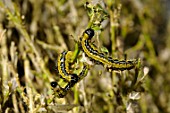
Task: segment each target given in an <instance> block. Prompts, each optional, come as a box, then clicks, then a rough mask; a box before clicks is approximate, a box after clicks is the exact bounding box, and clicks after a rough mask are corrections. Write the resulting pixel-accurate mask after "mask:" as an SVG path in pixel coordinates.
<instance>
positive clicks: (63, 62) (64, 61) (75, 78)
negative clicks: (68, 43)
mask: <svg viewBox="0 0 170 113" xmlns="http://www.w3.org/2000/svg"><path fill="white" fill-rule="evenodd" d="M71 55H72V52H71V51H63V52H62V53H61V54H60V55H59V57H58V61H57V65H58V66H57V69H58V72H59V74H60V76H61V77H62V78H63V79H64V80H65V81H67V85H66V86H64V88H63V87H61V86H60V85H59V84H58V83H57V82H51V86H52V88H53V90H55V91H56V93H57V97H59V98H63V97H64V96H65V95H66V94H67V92H68V91H69V90H70V89H71V88H72V87H73V86H74V85H75V84H76V83H78V82H79V81H80V80H81V79H83V78H84V77H85V76H86V75H87V71H88V65H84V66H83V69H82V71H81V72H80V74H78V75H77V74H75V73H72V72H71V71H70V65H69V63H70V57H71Z"/></svg>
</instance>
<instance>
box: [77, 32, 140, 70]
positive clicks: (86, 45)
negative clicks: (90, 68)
mask: <svg viewBox="0 0 170 113" xmlns="http://www.w3.org/2000/svg"><path fill="white" fill-rule="evenodd" d="M93 36H94V30H93V29H87V30H85V32H84V33H83V36H82V37H81V38H80V43H81V47H82V49H83V51H84V53H85V54H86V56H88V57H89V58H90V59H92V60H94V61H96V62H97V63H100V64H102V65H104V66H106V67H107V68H108V69H111V70H121V71H123V70H130V69H132V68H134V67H135V65H136V64H137V61H136V60H118V59H113V58H112V57H108V56H106V55H104V53H102V52H100V51H99V50H98V49H97V48H96V46H95V45H94V44H93V43H91V39H92V37H93Z"/></svg>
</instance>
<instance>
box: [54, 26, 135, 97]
mask: <svg viewBox="0 0 170 113" xmlns="http://www.w3.org/2000/svg"><path fill="white" fill-rule="evenodd" d="M93 36H94V30H93V29H87V30H85V32H84V33H83V36H82V37H81V38H80V45H81V48H82V50H83V51H84V53H85V54H86V56H88V57H89V58H90V59H92V60H94V61H95V62H96V63H100V64H102V65H104V66H106V67H107V68H108V69H111V70H120V71H123V70H130V69H132V68H135V67H136V64H137V60H118V59H113V58H112V57H108V56H106V55H105V54H104V53H102V52H100V51H99V50H98V49H97V48H96V46H95V45H94V44H93V43H92V42H91V39H92V37H93ZM72 55H73V52H72V51H63V52H62V53H61V54H60V55H59V57H58V60H57V65H58V68H57V69H58V72H59V74H60V76H61V77H62V78H63V79H64V80H65V81H66V82H67V84H66V85H65V86H64V87H61V86H60V85H59V84H58V83H57V82H51V86H52V87H53V89H54V90H55V91H56V93H57V97H59V98H63V97H64V96H65V95H66V94H67V93H68V91H69V90H70V89H71V88H72V87H73V86H74V85H75V84H76V83H78V82H79V81H80V80H81V79H83V78H84V77H85V76H86V75H87V72H88V70H89V66H88V65H87V64H86V65H84V66H83V69H82V71H81V72H80V74H75V73H72V71H71V68H70V63H71V56H72Z"/></svg>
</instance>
